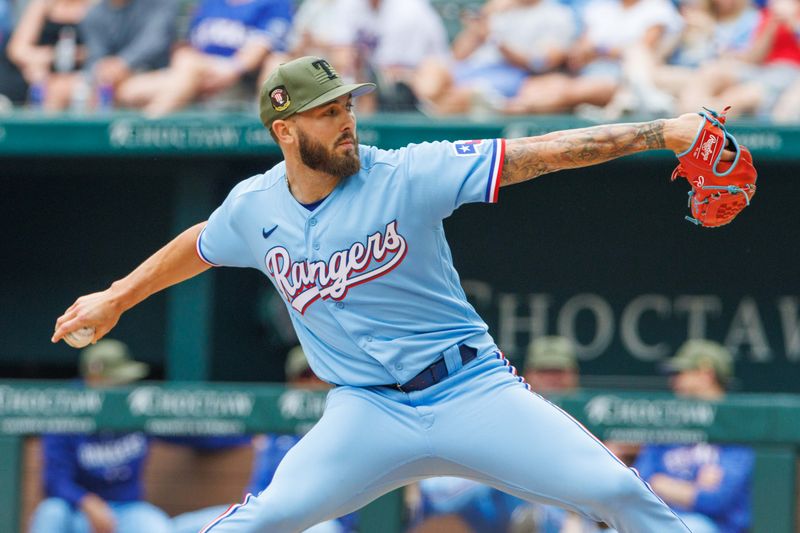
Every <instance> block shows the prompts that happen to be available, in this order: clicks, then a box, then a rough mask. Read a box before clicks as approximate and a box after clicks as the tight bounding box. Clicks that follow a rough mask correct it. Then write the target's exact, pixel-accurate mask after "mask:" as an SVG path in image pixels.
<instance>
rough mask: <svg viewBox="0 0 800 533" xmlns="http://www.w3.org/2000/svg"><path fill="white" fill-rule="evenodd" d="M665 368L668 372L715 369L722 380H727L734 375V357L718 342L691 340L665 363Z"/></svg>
mask: <svg viewBox="0 0 800 533" xmlns="http://www.w3.org/2000/svg"><path fill="white" fill-rule="evenodd" d="M664 368H665V369H666V370H667V371H668V372H681V371H683V370H696V369H698V368H713V369H714V371H715V372H716V374H717V376H718V377H719V378H720V379H722V380H727V379H729V378H730V377H731V376H732V374H733V357H732V356H731V353H730V352H729V351H728V350H727V348H725V347H724V346H723V345H721V344H720V343H718V342H714V341H710V340H706V339H690V340H688V341H686V342H684V343H683V344H682V345H681V347H680V348H678V351H677V352H676V353H675V356H674V357H672V358H671V359H669V360H668V361H666V362H665V363H664Z"/></svg>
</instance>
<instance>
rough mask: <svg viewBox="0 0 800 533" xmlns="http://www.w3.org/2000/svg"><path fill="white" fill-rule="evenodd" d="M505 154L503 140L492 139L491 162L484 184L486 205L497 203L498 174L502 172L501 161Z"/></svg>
mask: <svg viewBox="0 0 800 533" xmlns="http://www.w3.org/2000/svg"><path fill="white" fill-rule="evenodd" d="M505 152H506V141H505V139H493V140H492V161H491V164H490V166H489V180H488V183H487V184H486V197H485V201H486V202H488V203H492V204H494V203H497V198H498V196H499V190H500V174H502V172H503V159H504V158H505Z"/></svg>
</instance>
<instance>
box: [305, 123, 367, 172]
mask: <svg viewBox="0 0 800 533" xmlns="http://www.w3.org/2000/svg"><path fill="white" fill-rule="evenodd" d="M297 133H298V140H299V147H300V159H301V160H302V161H303V164H304V165H305V166H307V167H308V168H311V169H313V170H316V171H318V172H324V173H325V174H330V175H331V176H334V177H337V178H340V179H341V178H346V177H347V176H352V175H353V174H355V173H356V172H358V171H359V170H361V160H360V159H359V158H358V141H357V140H356V139H355V137H354V136H350V135H343V136H342V137H340V138H339V139H338V140H337V141H336V144H337V145H338V144H339V143H340V142H342V141H345V140H348V139H351V140H353V153H351V154H344V155H340V154H337V153H336V152H334V151H333V150H328V149H327V148H325V147H324V146H323V145H322V143H320V142H317V141H315V140H313V139H311V138H310V137H308V136H307V135H306V134H305V133H303V132H302V131H299V130H298V132H297Z"/></svg>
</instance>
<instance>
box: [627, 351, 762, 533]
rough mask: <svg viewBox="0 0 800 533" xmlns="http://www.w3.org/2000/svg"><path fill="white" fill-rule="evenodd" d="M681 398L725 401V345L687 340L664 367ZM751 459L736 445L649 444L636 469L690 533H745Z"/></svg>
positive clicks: (728, 361)
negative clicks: (670, 373) (667, 370)
mask: <svg viewBox="0 0 800 533" xmlns="http://www.w3.org/2000/svg"><path fill="white" fill-rule="evenodd" d="M668 368H669V370H671V371H673V372H675V374H674V376H673V377H672V381H671V384H672V388H673V390H674V391H675V393H676V394H677V395H679V396H682V397H686V398H695V399H701V400H708V401H715V400H720V399H722V398H723V397H724V396H725V388H726V385H727V383H728V381H729V379H730V377H731V375H732V370H733V359H732V357H731V355H730V352H728V350H727V349H725V348H724V347H723V346H721V345H720V344H718V343H716V342H712V341H707V340H699V339H696V340H689V341H687V342H686V343H685V344H684V345H683V346H682V347H681V348H680V349H679V350H678V353H677V354H676V355H675V357H673V358H672V359H671V360H670V361H669V362H668ZM753 463H754V454H753V451H752V450H751V449H750V448H747V447H744V446H735V445H713V444H707V443H701V444H694V445H685V446H683V445H647V446H645V447H643V448H642V450H641V452H640V454H639V457H638V459H637V461H636V464H635V465H634V466H635V468H636V469H637V470H638V471H639V473H640V474H641V476H642V478H644V479H645V481H647V482H648V483H650V486H651V487H652V488H653V490H654V491H655V493H656V494H658V495H659V496H660V497H661V498H662V499H663V500H664V501H665V502H667V504H669V505H670V506H671V507H672V508H673V509H675V510H676V512H678V514H679V515H680V516H681V518H682V519H683V520H684V522H686V525H687V526H688V527H689V529H691V531H692V532H693V533H744V532H746V531H748V530H749V527H750V497H751V496H750V490H751V489H750V481H751V477H752V471H753Z"/></svg>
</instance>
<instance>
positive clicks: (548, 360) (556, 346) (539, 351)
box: [525, 336, 578, 370]
mask: <svg viewBox="0 0 800 533" xmlns="http://www.w3.org/2000/svg"><path fill="white" fill-rule="evenodd" d="M576 368H578V360H577V356H576V355H575V345H574V344H573V343H572V341H571V340H569V339H568V338H566V337H559V336H548V337H539V338H538V339H536V340H534V341H533V342H532V343H531V345H530V346H529V347H528V355H527V356H526V357H525V370H575V369H576Z"/></svg>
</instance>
